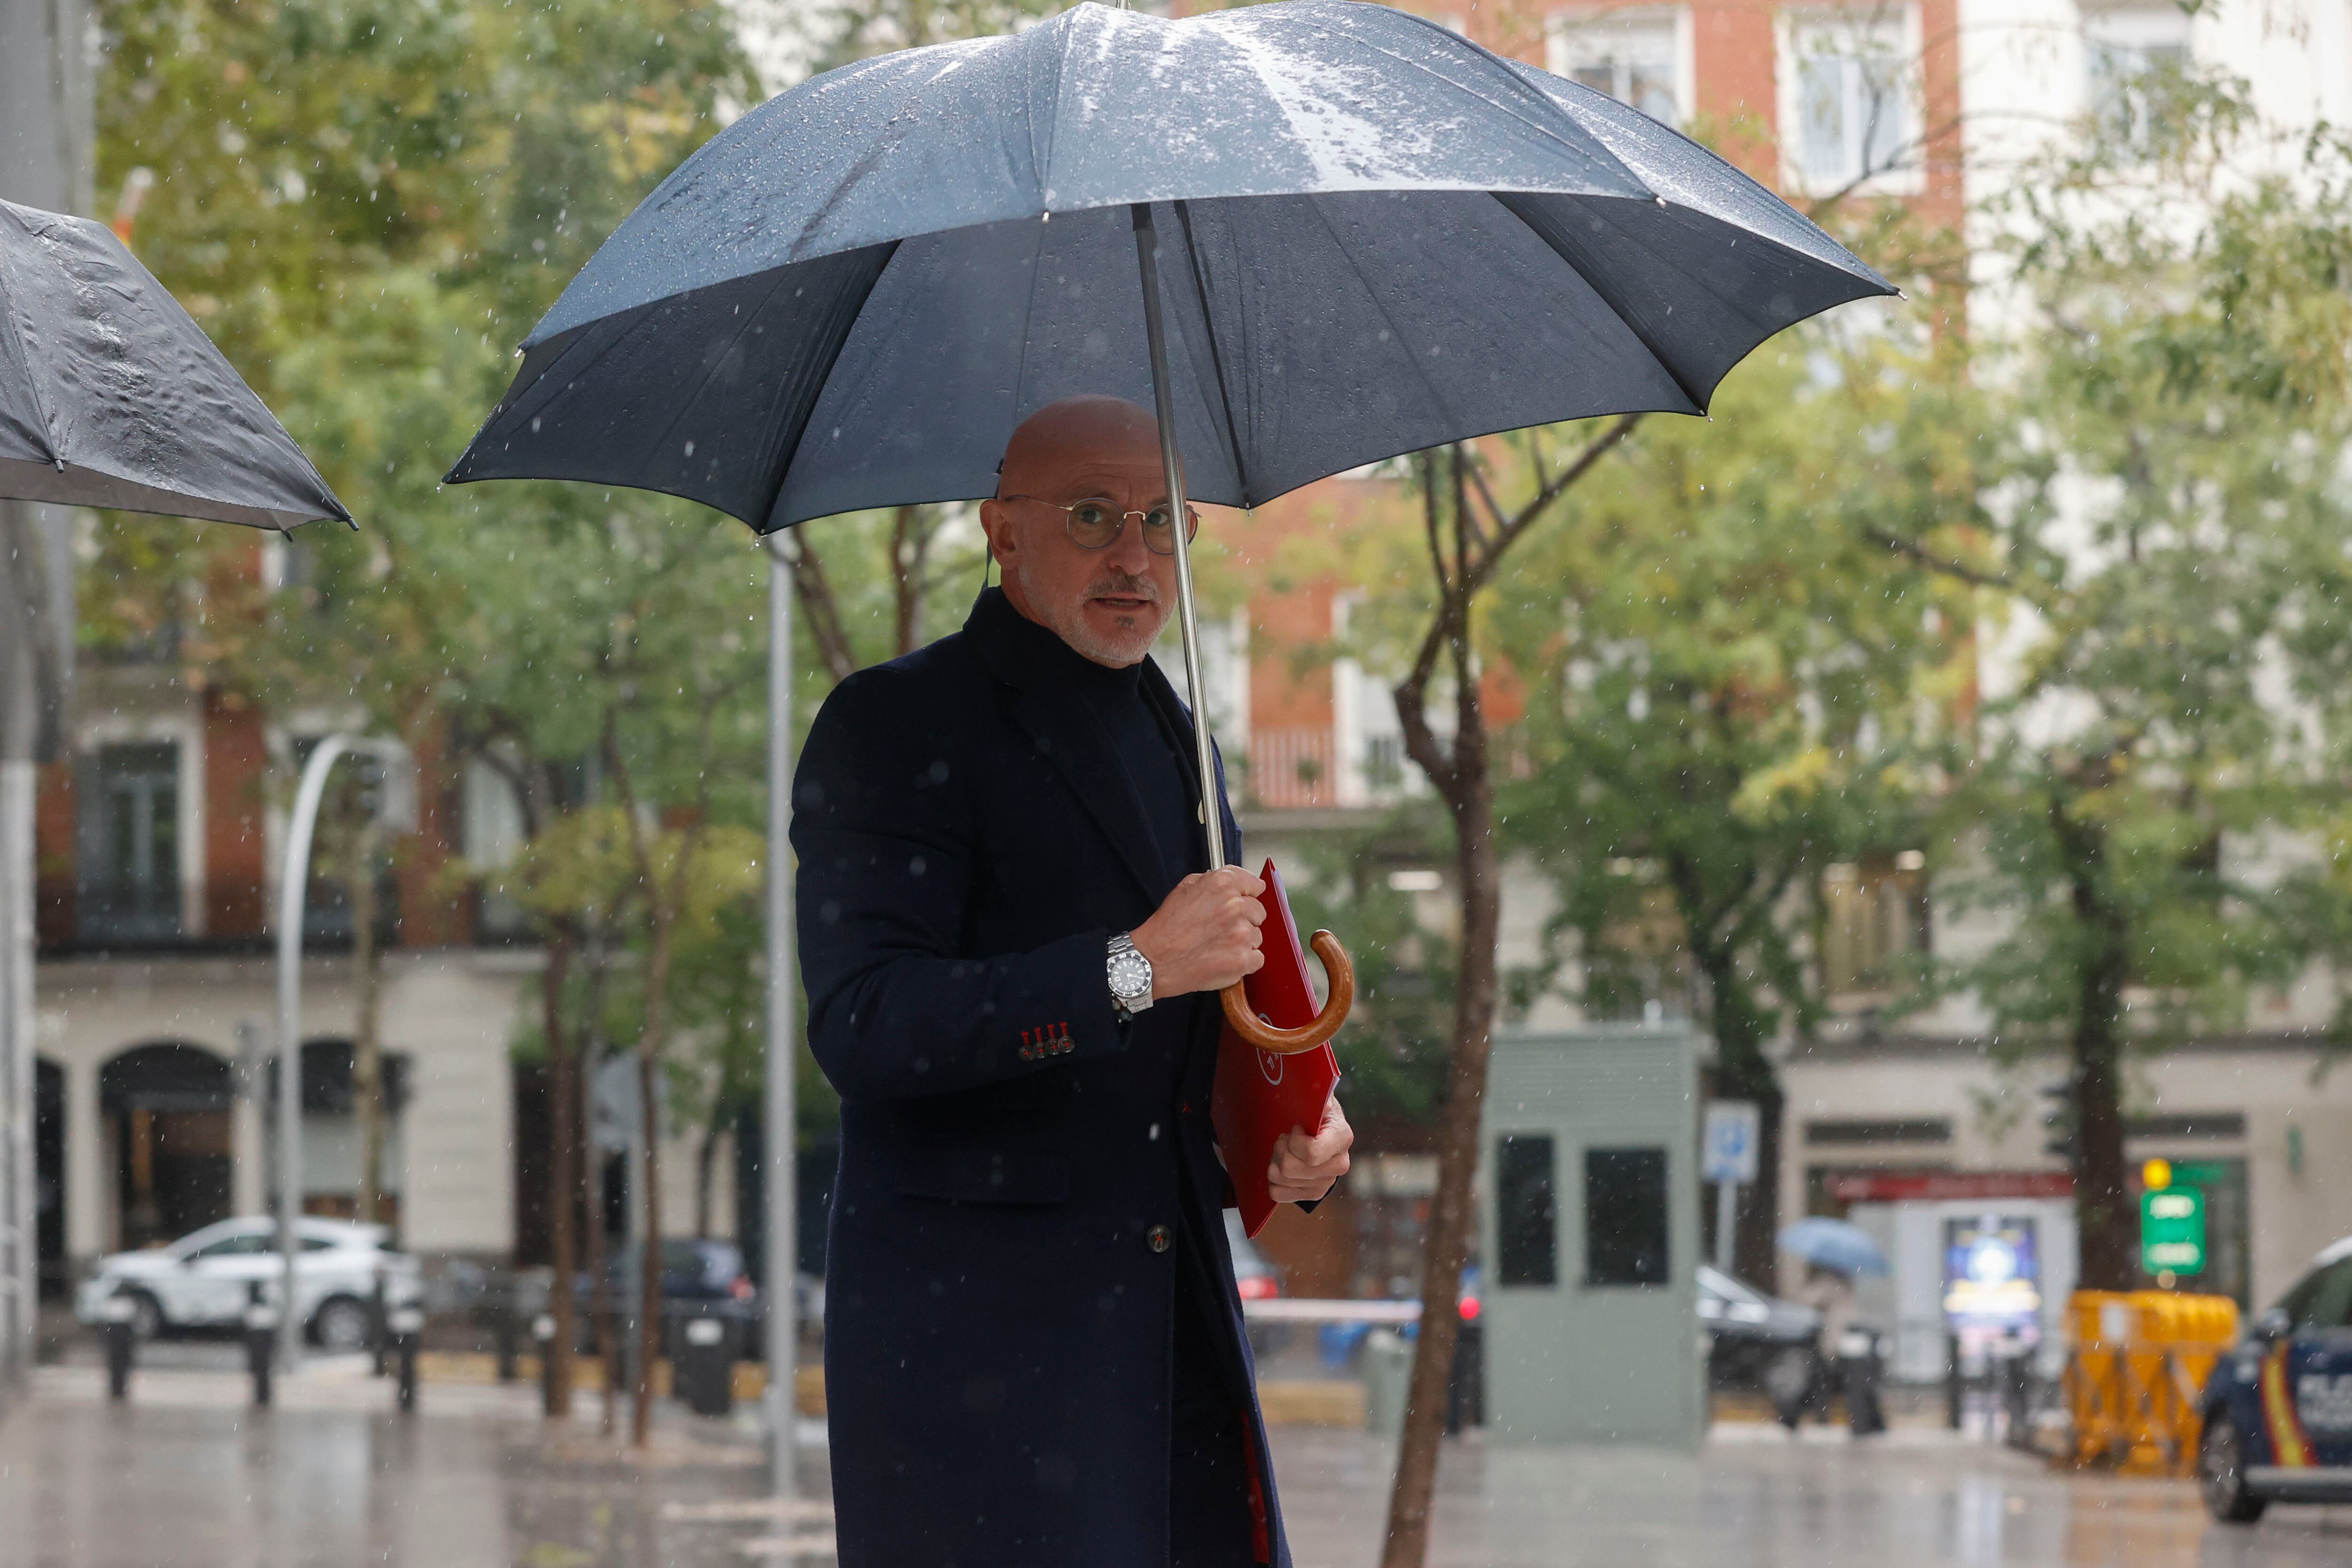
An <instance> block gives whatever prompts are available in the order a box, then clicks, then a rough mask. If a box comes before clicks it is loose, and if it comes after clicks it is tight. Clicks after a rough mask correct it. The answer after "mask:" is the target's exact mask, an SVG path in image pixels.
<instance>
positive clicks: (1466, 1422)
mask: <svg viewBox="0 0 2352 1568" xmlns="http://www.w3.org/2000/svg"><path fill="white" fill-rule="evenodd" d="M1485 1425H1486V1325H1485V1324H1484V1323H1480V1322H1476V1321H1468V1320H1465V1321H1464V1322H1463V1324H1462V1326H1461V1327H1460V1328H1459V1329H1457V1330H1455V1331H1454V1367H1453V1373H1452V1375H1451V1376H1449V1377H1448V1378H1447V1379H1446V1380H1445V1431H1446V1434H1447V1436H1460V1434H1461V1431H1462V1428H1463V1427H1465V1426H1485Z"/></svg>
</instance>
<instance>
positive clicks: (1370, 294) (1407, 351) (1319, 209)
mask: <svg viewBox="0 0 2352 1568" xmlns="http://www.w3.org/2000/svg"><path fill="white" fill-rule="evenodd" d="M1307 206H1308V207H1309V208H1311V209H1312V210H1313V212H1314V214H1315V221H1316V222H1318V223H1319V224H1321V225H1322V226H1323V232H1324V233H1326V234H1328V235H1329V236H1330V237H1331V244H1332V245H1333V247H1336V248H1337V249H1338V250H1339V254H1340V255H1341V256H1343V257H1346V258H1347V261H1348V270H1349V272H1351V273H1353V274H1354V275H1355V279H1356V281H1357V283H1358V284H1360V285H1361V286H1362V288H1363V290H1364V298H1366V299H1367V300H1370V301H1371V303H1372V309H1374V310H1378V311H1379V312H1380V313H1381V321H1386V322H1387V323H1388V324H1389V335H1390V336H1391V337H1392V338H1394V339H1395V340H1396V343H1397V347H1399V348H1401V349H1402V350H1403V351H1404V362H1405V363H1407V364H1409V365H1411V366H1412V374H1413V379H1414V380H1416V381H1418V382H1420V383H1421V388H1422V390H1423V392H1426V393H1427V394H1429V400H1430V404H1431V405H1432V406H1433V407H1436V408H1440V409H1449V405H1448V403H1447V399H1446V397H1445V395H1444V394H1443V393H1441V392H1439V391H1438V390H1437V384H1436V383H1434V382H1433V381H1431V380H1430V379H1429V374H1428V372H1426V371H1424V370H1423V369H1422V368H1421V360H1420V358H1419V356H1417V355H1416V354H1414V353H1413V352H1412V345H1411V344H1409V343H1407V342H1405V335H1404V330H1403V329H1402V327H1400V326H1398V325H1397V320H1396V318H1395V317H1394V316H1392V315H1391V314H1389V308H1388V305H1387V304H1386V303H1385V302H1384V301H1383V300H1381V293H1380V290H1379V289H1375V288H1373V287H1372V280H1371V279H1369V278H1367V277H1365V276H1364V269H1363V268H1360V267H1359V266H1357V265H1356V258H1355V257H1354V256H1352V255H1350V254H1349V250H1348V244H1347V241H1345V240H1343V239H1341V238H1340V237H1339V230H1338V229H1336V228H1334V227H1332V226H1331V217H1330V215H1329V214H1328V213H1326V212H1325V211H1324V210H1323V204H1322V202H1321V201H1320V200H1319V199H1318V197H1317V196H1315V195H1309V196H1308V197H1307ZM1449 412H1450V409H1449ZM1244 493H1246V492H1244Z"/></svg>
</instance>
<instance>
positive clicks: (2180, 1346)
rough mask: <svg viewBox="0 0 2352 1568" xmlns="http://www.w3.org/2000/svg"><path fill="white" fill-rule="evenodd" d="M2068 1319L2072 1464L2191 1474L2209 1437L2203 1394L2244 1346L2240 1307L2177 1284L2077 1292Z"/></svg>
mask: <svg viewBox="0 0 2352 1568" xmlns="http://www.w3.org/2000/svg"><path fill="white" fill-rule="evenodd" d="M2067 1315H2068V1319H2069V1321H2070V1322H2071V1324H2072V1327H2073V1335H2072V1338H2073V1341H2074V1343H2073V1346H2072V1348H2071V1349H2070V1350H2069V1352H2068V1353H2067V1357H2066V1382H2065V1388H2066V1408H2067V1412H2068V1414H2069V1415H2071V1416H2072V1417H2073V1420H2074V1450H2073V1454H2072V1456H2071V1457H2072V1458H2073V1461H2074V1464H2075V1465H2077V1466H2083V1467H2087V1466H2093V1465H2098V1466H2108V1467H2112V1468H2116V1469H2117V1470H2120V1471H2123V1472H2125V1473H2126V1474H2131V1475H2158V1476H2185V1475H2189V1474H2190V1473H2191V1472H2192V1471H2193V1470H2194V1469H2195V1467H2196V1463H2197V1445H2198V1441H2199V1439H2200V1437H2202V1436H2203V1435H2204V1419H2203V1417H2202V1416H2201V1415H2199V1413H2198V1408H2197V1398H2198V1394H2200V1392H2201V1391H2202V1390H2203V1389H2204V1386H2205V1380H2206V1379H2207V1378H2208V1377H2210V1375H2211V1374H2212V1371H2213V1363H2215V1362H2216V1361H2218V1360H2220V1359H2221V1356H2222V1354H2223V1353H2224V1352H2227V1351H2228V1350H2229V1349H2230V1347H2231V1345H2233V1344H2235V1343H2236V1342H2237V1339H2238V1304H2237V1303H2236V1302H2235V1301H2232V1300H2230V1299H2229V1298H2228V1297H2227V1296H2184V1295H2179V1294H2176V1293H2175V1292H2173V1291H2170V1290H2131V1291H2120V1290H2077V1291H2075V1292H2074V1299H2073V1300H2071V1301H2070V1302H2069V1303H2068V1305H2067Z"/></svg>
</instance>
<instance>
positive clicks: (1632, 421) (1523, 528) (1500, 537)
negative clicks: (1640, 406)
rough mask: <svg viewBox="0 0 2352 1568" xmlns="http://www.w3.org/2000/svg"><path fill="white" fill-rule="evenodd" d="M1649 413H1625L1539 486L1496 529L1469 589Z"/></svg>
mask: <svg viewBox="0 0 2352 1568" xmlns="http://www.w3.org/2000/svg"><path fill="white" fill-rule="evenodd" d="M1645 417H1647V416H1645V415H1641V414H1627V415H1623V416H1621V417H1620V418H1619V419H1618V421H1617V423H1615V424H1614V425H1612V426H1609V428H1608V429H1606V430H1604V431H1602V432H1601V434H1600V435H1598V436H1595V437H1593V438H1592V439H1591V441H1589V442H1587V443H1586V444H1585V447H1584V450H1582V451H1581V452H1579V453H1578V454H1577V455H1576V457H1575V459H1574V460H1573V461H1571V462H1570V464H1569V465H1568V467H1566V468H1562V469H1561V470H1560V471H1559V473H1558V474H1555V475H1554V476H1552V478H1551V479H1548V480H1546V481H1545V482H1544V483H1543V484H1542V485H1541V486H1539V487H1538V489H1537V490H1536V493H1535V495H1534V496H1533V497H1532V498H1530V499H1529V500H1528V502H1527V504H1526V505H1524V506H1522V507H1520V508H1519V510H1517V511H1516V512H1514V513H1512V515H1511V520H1510V521H1509V522H1507V523H1506V524H1504V525H1503V526H1502V527H1501V528H1500V529H1498V530H1497V531H1496V534H1495V538H1494V542H1492V543H1490V544H1489V545H1487V547H1486V550H1485V551H1483V552H1480V554H1479V556H1478V559H1477V560H1476V562H1475V563H1473V564H1472V566H1471V569H1470V582H1469V584H1468V588H1469V591H1470V592H1471V593H1473V594H1475V593H1476V592H1477V591H1478V590H1479V589H1481V588H1483V587H1485V586H1486V580H1487V579H1488V578H1489V577H1491V576H1493V575H1494V574H1495V568H1496V566H1497V565H1498V564H1499V563H1501V561H1502V559H1503V554H1504V552H1506V551H1507V550H1509V549H1510V548H1511V546H1512V545H1514V544H1516V543H1517V542H1519V536H1520V535H1522V534H1524V533H1526V532H1527V531H1528V529H1530V528H1532V527H1534V526H1535V524H1536V523H1537V522H1538V521H1541V519H1542V517H1543V514H1544V513H1545V512H1547V511H1549V510H1551V504H1552V502H1554V501H1556V500H1559V498H1560V497H1561V496H1563V495H1565V494H1567V493H1568V488H1569V487H1570V485H1573V484H1574V483H1576V481H1577V480H1579V479H1582V478H1583V477H1584V476H1585V475H1586V474H1588V473H1590V472H1591V469H1592V465H1593V464H1595V463H1597V462H1599V461H1600V460H1601V458H1605V457H1607V456H1608V455H1609V453H1610V452H1611V450H1612V449H1613V448H1614V447H1616V446H1617V444H1618V443H1619V442H1621V441H1622V440H1624V439H1625V437H1628V436H1631V435H1632V434H1633V427H1634V426H1637V425H1639V424H1641V422H1642V421H1643V419H1644V418H1645Z"/></svg>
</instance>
